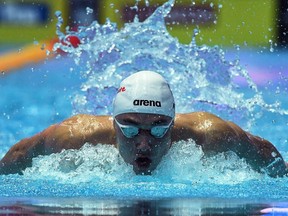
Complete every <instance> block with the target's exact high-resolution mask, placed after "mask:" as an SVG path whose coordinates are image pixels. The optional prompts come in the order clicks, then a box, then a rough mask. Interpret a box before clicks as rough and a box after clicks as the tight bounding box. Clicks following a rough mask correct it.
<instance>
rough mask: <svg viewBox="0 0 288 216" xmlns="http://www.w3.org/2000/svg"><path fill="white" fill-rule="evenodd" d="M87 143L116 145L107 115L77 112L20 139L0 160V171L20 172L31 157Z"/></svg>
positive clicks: (4, 172) (79, 146)
mask: <svg viewBox="0 0 288 216" xmlns="http://www.w3.org/2000/svg"><path fill="white" fill-rule="evenodd" d="M86 142H89V143H91V144H98V143H103V144H115V142H116V141H115V133H114V130H113V126H112V122H111V120H110V119H109V116H99V117H98V116H97V117H96V116H90V115H76V116H73V117H71V118H69V119H66V120H64V121H63V122H61V123H60V124H55V125H52V126H50V127H48V128H47V129H46V130H44V131H42V132H41V133H39V134H36V135H35V136H33V137H30V138H27V139H23V140H21V141H20V142H18V143H16V144H15V145H14V146H12V147H11V149H10V150H9V151H8V152H7V154H6V155H5V156H4V157H3V159H2V160H1V161H0V174H14V173H19V174H22V171H23V170H24V169H25V168H27V167H30V166H32V159H33V158H34V157H37V156H39V155H49V154H52V153H57V152H61V151H62V150H63V149H80V148H81V147H82V146H83V145H84V144H85V143H86Z"/></svg>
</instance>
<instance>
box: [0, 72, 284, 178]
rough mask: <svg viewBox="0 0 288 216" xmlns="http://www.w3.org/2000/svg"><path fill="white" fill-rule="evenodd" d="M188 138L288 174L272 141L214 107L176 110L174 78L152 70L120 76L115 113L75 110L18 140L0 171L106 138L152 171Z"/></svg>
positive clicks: (17, 169) (140, 169)
mask: <svg viewBox="0 0 288 216" xmlns="http://www.w3.org/2000/svg"><path fill="white" fill-rule="evenodd" d="M188 139H192V140H194V141H195V143H196V144H197V145H199V146H201V148H202V150H203V152H204V155H206V156H211V155H215V154H217V153H221V152H227V151H233V152H235V153H236V154H237V155H238V156H239V157H240V158H244V159H245V160H246V161H247V163H248V164H250V166H251V167H252V168H253V169H254V170H256V171H258V172H261V173H262V172H265V173H267V174H268V175H269V176H272V177H282V176H285V175H287V170H288V169H287V166H286V163H285V161H284V160H283V158H282V156H281V155H280V153H279V152H278V151H277V149H276V148H275V147H274V146H273V145H272V144H271V143H270V142H269V141H267V140H264V139H262V138H260V137H258V136H254V135H252V134H250V133H249V132H246V131H244V130H242V129H241V128H240V127H239V126H237V125H236V124H234V123H232V122H229V121H225V120H223V119H221V118H219V117H217V116H215V115H213V114H211V113H207V112H193V113H186V114H175V103H174V98H173V94H172V92H171V90H170V87H169V84H168V83H167V82H166V80H165V79H164V78H163V77H162V76H161V75H159V74H158V73H155V72H152V71H140V72H137V73H134V74H133V75H131V76H129V77H128V78H126V79H124V80H123V81H122V82H121V85H120V88H119V90H118V93H117V95H116V97H115V99H114V102H113V116H94V115H86V114H85V115H84V114H80V115H76V116H73V117H71V118H69V119H66V120H64V121H63V122H61V123H59V124H55V125H52V126H50V127H48V128H47V129H45V130H44V131H42V132H40V133H38V134H36V135H35V136H32V137H30V138H27V139H23V140H21V141H20V142H18V143H16V144H15V145H14V146H12V147H11V149H10V150H9V151H8V152H7V154H6V155H5V156H4V157H3V159H2V160H1V162H0V174H13V173H18V174H23V170H25V168H27V167H30V166H32V159H33V158H34V157H37V156H38V155H49V154H52V153H58V152H61V151H62V150H63V149H80V148H81V147H82V146H83V145H84V144H85V143H90V144H92V145H97V143H106V144H111V145H114V146H115V147H116V148H118V150H119V154H120V155H121V156H122V158H123V159H124V161H125V162H126V163H128V164H131V165H132V166H133V170H134V172H135V173H136V174H139V175H149V174H151V172H153V170H155V169H156V167H157V166H158V164H159V163H160V161H161V159H162V158H163V156H164V155H165V154H166V153H167V152H168V151H169V149H170V147H171V145H173V143H175V142H177V141H180V140H188Z"/></svg>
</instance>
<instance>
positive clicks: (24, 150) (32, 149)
mask: <svg viewBox="0 0 288 216" xmlns="http://www.w3.org/2000/svg"><path fill="white" fill-rule="evenodd" d="M43 140H44V138H43V136H42V133H39V134H36V135H35V136H33V137H30V138H26V139H23V140H21V141H20V142H18V143H16V144H15V145H14V146H12V147H11V148H10V150H9V151H8V152H7V153H6V155H5V156H4V157H3V158H2V160H1V161H0V174H1V175H3V174H5V175H7V174H16V173H18V174H22V171H23V170H24V169H25V168H27V167H29V166H31V165H32V158H33V157H36V156H38V155H41V154H43V152H44V145H43Z"/></svg>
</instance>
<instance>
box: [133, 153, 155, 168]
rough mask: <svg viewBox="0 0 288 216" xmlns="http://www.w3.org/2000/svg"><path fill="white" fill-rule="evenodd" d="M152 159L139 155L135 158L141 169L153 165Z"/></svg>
mask: <svg viewBox="0 0 288 216" xmlns="http://www.w3.org/2000/svg"><path fill="white" fill-rule="evenodd" d="M151 162H152V160H151V159H150V158H149V157H147V156H138V157H137V158H136V159H135V164H136V165H137V167H138V168H140V169H148V168H149V167H150V165H151Z"/></svg>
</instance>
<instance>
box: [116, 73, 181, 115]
mask: <svg viewBox="0 0 288 216" xmlns="http://www.w3.org/2000/svg"><path fill="white" fill-rule="evenodd" d="M123 113H152V114H161V115H165V116H170V117H172V118H174V117H175V103H174V97H173V94H172V92H171V90H170V87H169V84H168V83H167V81H166V80H165V79H164V78H163V77H162V76H161V75H160V74H158V73H155V72H152V71H140V72H137V73H135V74H132V75H131V76H129V77H127V78H126V79H124V80H123V81H122V82H121V84H120V88H119V90H118V93H117V95H116V97H115V99H114V103H113V117H115V116H117V115H119V114H123Z"/></svg>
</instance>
